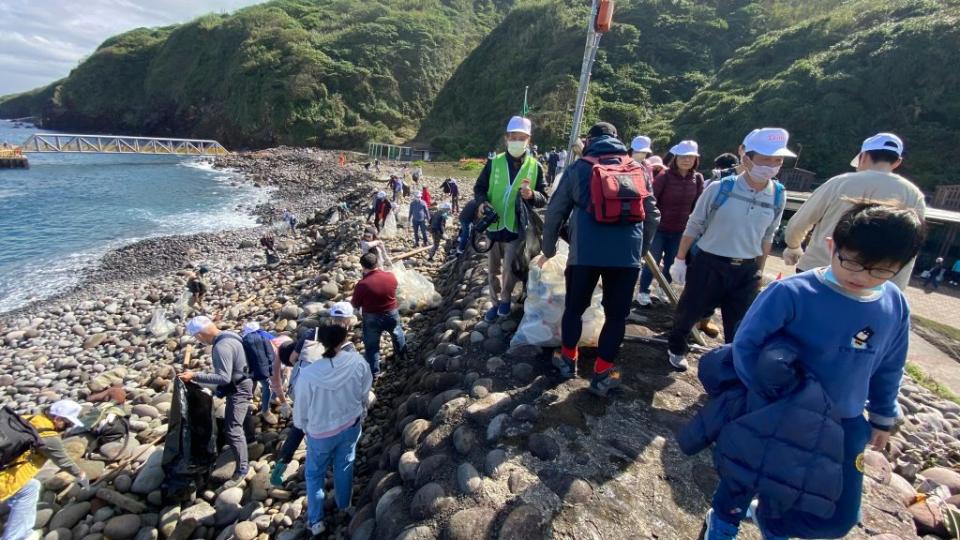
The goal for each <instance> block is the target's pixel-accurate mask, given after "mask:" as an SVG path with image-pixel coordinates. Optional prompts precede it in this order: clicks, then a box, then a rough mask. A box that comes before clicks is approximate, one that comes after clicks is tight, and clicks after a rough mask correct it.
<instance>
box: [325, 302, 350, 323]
mask: <svg viewBox="0 0 960 540" xmlns="http://www.w3.org/2000/svg"><path fill="white" fill-rule="evenodd" d="M330 316H331V317H337V318H341V319H346V318H348V317H353V305H352V304H351V303H350V302H337V303H335V304H333V305H332V306H330Z"/></svg>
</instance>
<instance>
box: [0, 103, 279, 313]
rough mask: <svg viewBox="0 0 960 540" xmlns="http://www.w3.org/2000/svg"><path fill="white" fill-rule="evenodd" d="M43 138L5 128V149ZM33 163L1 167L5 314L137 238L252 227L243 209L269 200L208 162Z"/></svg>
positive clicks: (1, 302)
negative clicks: (241, 207) (240, 206)
mask: <svg viewBox="0 0 960 540" xmlns="http://www.w3.org/2000/svg"><path fill="white" fill-rule="evenodd" d="M39 131H41V130H37V129H35V128H17V127H15V126H14V124H13V123H12V122H8V121H4V120H0V142H4V141H5V142H9V143H11V144H19V143H20V142H22V141H23V140H24V139H26V137H27V136H29V135H30V134H32V133H35V132H39ZM28 156H29V159H30V168H29V169H26V170H23V169H0V313H3V312H5V311H9V310H12V309H16V308H18V307H21V306H23V305H24V304H27V303H29V302H32V301H34V300H39V299H43V298H46V297H48V296H50V295H53V294H56V293H58V292H61V291H63V290H65V289H67V288H69V287H70V286H72V285H74V284H76V283H77V282H78V281H79V279H80V278H81V277H82V270H83V269H84V268H88V267H90V266H91V265H95V264H96V262H97V260H98V259H99V258H100V257H101V256H102V255H103V254H104V253H106V252H107V251H109V250H111V249H115V248H118V247H120V246H123V245H126V244H129V243H132V242H135V241H137V240H142V239H144V238H150V237H155V236H166V235H173V234H191V233H198V232H206V231H217V230H225V229H231V228H239V227H246V226H252V225H254V224H255V220H254V218H253V217H251V216H250V215H249V214H248V213H246V212H243V211H238V210H237V207H238V206H239V205H246V206H250V205H253V204H256V203H258V202H261V201H262V200H264V198H265V197H266V193H265V191H264V190H261V189H258V188H254V187H252V186H249V187H239V188H238V187H235V186H231V185H230V183H231V182H234V181H236V179H237V177H236V173H231V172H229V171H222V170H214V169H213V167H212V166H211V163H210V162H209V161H208V160H205V159H202V158H182V157H173V156H141V155H96V154H82V155H81V154H42V155H41V154H28Z"/></svg>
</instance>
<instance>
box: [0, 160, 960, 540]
mask: <svg viewBox="0 0 960 540" xmlns="http://www.w3.org/2000/svg"><path fill="white" fill-rule="evenodd" d="M335 160H336V158H335V154H332V153H314V152H307V151H303V150H293V149H275V150H270V151H266V152H259V153H255V154H244V155H239V156H235V157H231V158H229V159H227V160H224V161H223V162H221V163H220V165H221V166H227V167H232V168H234V169H237V170H239V171H241V172H244V173H245V174H246V175H248V178H249V179H250V180H251V181H254V182H258V183H260V184H261V185H275V186H277V187H278V190H277V200H287V201H292V202H291V204H290V205H289V206H290V207H291V208H292V209H293V210H294V211H296V212H297V213H298V214H299V215H300V216H301V222H302V223H303V227H302V228H301V229H300V230H299V234H298V237H297V238H295V239H294V238H282V237H280V236H278V240H281V238H282V242H278V247H279V248H280V249H281V251H282V261H281V263H280V265H279V266H278V267H276V268H267V267H265V266H264V264H263V261H262V254H261V252H260V250H259V249H258V247H256V245H255V243H254V239H255V238H254V237H255V236H256V235H257V233H256V231H250V230H245V231H233V232H228V233H226V234H220V233H218V234H217V235H212V236H211V239H210V240H209V243H206V242H205V241H203V240H200V241H198V240H197V236H191V237H184V238H182V239H181V238H174V239H164V240H160V241H157V242H156V243H152V244H151V243H147V244H144V245H141V246H137V247H130V248H129V250H128V251H126V252H124V251H123V250H121V251H120V252H118V253H122V254H121V255H118V256H119V257H120V258H121V259H122V258H124V255H128V256H129V257H135V256H137V255H138V254H139V253H143V252H149V253H153V254H154V256H155V257H157V258H158V259H159V260H160V262H161V264H160V265H159V266H160V267H161V268H163V270H161V271H159V272H157V273H154V274H144V275H143V277H140V278H136V279H133V278H132V276H131V279H130V280H129V286H128V287H127V288H124V289H122V290H119V289H118V291H119V292H112V293H111V292H108V291H104V290H103V289H99V288H94V289H90V290H87V291H85V292H84V293H83V294H80V293H78V294H77V296H74V297H71V298H70V299H69V300H57V301H54V302H52V303H50V304H49V305H47V306H45V307H44V308H43V309H39V308H37V309H33V310H31V311H29V312H24V313H20V314H17V315H16V316H13V317H10V318H4V319H0V339H2V340H3V342H4V345H5V346H4V347H3V349H0V401H2V402H3V403H7V404H12V405H14V406H15V407H17V408H18V409H19V410H22V411H30V410H32V409H35V408H36V407H39V406H42V405H43V404H45V403H49V402H51V401H53V400H55V399H59V398H61V397H71V398H74V399H78V400H80V401H83V400H84V399H85V398H86V397H88V396H89V395H90V394H91V393H94V392H99V391H102V390H105V389H108V388H110V387H111V385H113V384H115V383H122V384H123V385H124V386H125V388H126V392H125V394H126V399H127V403H126V405H125V406H126V407H127V409H128V412H129V413H130V415H131V416H130V425H131V428H132V429H133V431H134V433H135V437H133V438H132V439H131V440H130V442H129V443H128V444H127V445H126V447H123V445H120V447H118V448H115V449H114V448H111V449H103V448H101V449H100V451H99V453H93V454H91V455H88V456H87V458H86V459H83V460H82V461H81V466H82V467H83V468H84V469H85V470H86V471H87V472H88V474H89V475H90V477H91V478H92V479H95V480H96V479H98V478H103V479H104V480H103V481H102V482H101V483H100V484H99V485H98V486H97V487H96V488H94V489H91V490H81V489H79V488H78V487H76V486H73V487H71V482H70V480H71V479H70V477H69V475H67V474H65V473H56V474H54V471H44V473H42V475H41V477H40V479H41V480H42V481H43V483H44V487H45V491H44V494H43V495H42V499H41V500H42V502H41V510H40V514H39V516H38V521H37V529H38V532H36V533H35V535H34V536H35V538H44V539H45V540H103V539H111V540H130V539H136V540H154V539H157V538H164V539H171V538H172V539H176V540H192V539H198V540H199V539H205V540H214V539H217V540H229V539H232V538H236V539H238V540H254V539H258V540H266V539H269V538H278V539H281V540H299V539H302V538H307V537H308V536H309V534H308V533H307V531H306V529H305V528H304V525H303V519H304V515H305V504H306V503H305V481H304V478H303V470H302V469H303V466H302V464H303V458H304V455H305V450H304V449H302V448H301V450H300V451H298V452H297V454H296V455H295V456H294V457H295V459H294V461H293V462H292V463H291V464H290V466H289V467H288V468H287V471H286V473H285V482H284V485H283V487H281V488H275V487H272V486H270V485H269V481H268V476H269V467H270V465H272V463H273V460H274V457H273V456H274V452H275V451H276V450H277V448H278V444H279V443H281V442H282V441H283V440H284V438H285V437H286V430H287V428H288V427H289V426H288V424H287V421H286V420H284V419H282V418H279V417H278V416H277V415H274V414H272V413H271V414H268V415H266V416H264V417H258V418H257V419H256V422H257V434H256V437H255V439H254V440H252V441H251V442H250V456H251V465H252V469H251V472H250V475H249V476H248V477H247V481H246V482H245V483H244V484H243V485H242V486H239V487H236V488H232V489H226V490H224V489H222V487H221V485H222V483H223V481H224V480H226V479H228V478H229V477H230V476H231V475H232V473H233V460H232V456H231V455H230V454H229V453H224V454H222V455H221V458H220V459H219V460H218V462H217V464H216V465H215V466H214V468H213V470H212V472H211V474H210V475H209V478H208V481H207V483H206V485H205V486H202V487H201V489H200V490H198V491H197V493H196V498H195V499H193V500H188V501H182V502H172V501H165V500H164V497H163V493H162V491H161V489H160V485H161V482H162V480H163V472H162V469H161V468H160V460H161V457H162V446H161V445H160V444H162V439H163V436H164V435H165V433H166V430H167V423H166V415H167V412H168V411H169V409H170V406H171V405H170V404H171V397H172V396H171V381H172V378H173V376H174V374H175V367H174V366H176V365H178V364H180V363H182V362H183V360H184V357H185V354H186V353H187V351H188V350H190V348H192V347H196V343H195V341H194V340H193V339H192V338H190V337H188V336H185V335H184V334H183V326H182V324H180V323H181V322H182V317H181V316H180V315H177V314H175V313H174V311H175V310H174V306H175V305H176V302H177V299H178V298H179V296H180V295H181V293H182V291H183V288H184V283H185V279H184V276H183V272H182V271H183V268H184V266H183V264H182V263H183V262H193V263H195V262H196V261H197V259H198V258H201V257H202V258H203V260H204V262H205V263H210V264H212V269H213V270H212V271H211V292H210V293H209V294H208V298H207V310H208V312H209V313H210V314H211V315H213V316H215V317H219V318H220V324H221V326H222V327H223V328H227V329H238V328H239V326H240V325H241V324H242V323H243V322H244V321H247V320H251V319H255V320H258V321H259V322H260V323H261V325H262V326H263V327H264V328H265V329H267V330H269V331H274V332H285V331H286V332H289V331H294V330H296V329H297V328H300V327H311V326H312V325H316V324H317V323H318V320H319V317H322V316H323V314H324V313H325V312H326V308H327V306H328V304H329V302H331V301H335V300H340V299H343V298H346V297H347V296H348V295H349V293H350V291H351V290H352V287H353V285H354V283H355V282H356V280H357V279H359V269H358V256H359V252H358V247H357V239H358V238H359V234H360V231H361V230H362V228H363V226H364V224H363V220H364V218H365V215H362V214H363V212H359V213H357V209H359V208H361V207H362V206H363V205H364V204H365V203H366V202H367V200H368V197H369V195H370V193H371V192H372V191H373V190H375V189H377V187H376V186H378V185H379V184H377V183H376V181H377V179H375V178H373V177H371V176H370V175H368V174H366V173H364V172H363V171H362V170H361V169H360V168H357V167H355V166H350V167H348V168H346V169H341V168H339V167H337V166H336V165H335V163H336V161H335ZM427 183H428V185H429V186H430V187H431V190H435V193H436V197H435V198H437V199H440V198H441V197H442V194H441V193H440V192H439V190H438V189H436V188H437V186H438V185H439V183H440V179H436V178H429V179H428V181H427ZM462 190H463V192H469V186H468V185H464V186H463V187H462ZM340 199H344V200H348V201H349V202H350V203H351V207H352V208H353V209H354V212H355V213H354V214H353V216H352V217H350V218H349V219H348V220H346V221H343V222H339V221H337V220H336V219H333V218H331V216H332V214H333V213H334V212H332V211H330V210H328V208H329V207H330V206H331V205H332V204H333V202H335V201H337V200H340ZM272 210H273V209H263V210H262V211H263V212H265V213H264V215H267V214H268V213H269V212H271V211H272ZM308 218H309V219H308ZM454 231H455V224H451V225H450V228H449V229H448V232H449V234H448V237H452V236H453V235H454ZM199 236H201V237H202V236H205V235H199ZM408 236H409V234H408V233H407V231H404V230H402V229H401V234H400V237H398V238H394V239H390V240H388V241H387V244H388V247H389V248H390V250H391V252H392V254H393V255H394V256H395V257H396V256H398V255H399V254H401V253H405V252H408V251H409V250H410V249H411V248H412V242H411V240H410V239H409V238H408ZM198 245H199V246H200V247H196V248H195V247H194V246H198ZM171 246H179V247H176V248H173V247H171ZM191 249H195V250H196V251H191ZM178 250H182V251H178ZM178 253H182V254H183V255H178ZM180 256H182V257H184V258H183V259H180V258H178V257H180ZM484 261H485V257H484V256H483V255H476V254H473V255H470V256H468V257H467V258H465V259H463V260H459V261H454V260H450V261H444V260H443V257H442V256H438V260H437V261H428V260H427V259H426V256H425V254H420V255H418V256H414V257H411V258H409V259H407V260H405V261H404V264H405V266H407V268H411V269H414V270H417V271H419V272H420V273H422V274H423V275H425V276H427V277H429V278H430V279H431V280H432V281H433V283H434V284H435V286H436V290H437V292H439V293H440V295H441V296H442V298H443V301H442V303H441V305H440V306H439V307H423V306H421V307H418V308H414V309H412V310H410V311H408V312H406V313H404V314H403V315H404V316H403V318H404V324H405V326H406V328H407V330H408V337H409V339H410V342H411V344H412V349H413V350H414V351H415V353H414V354H413V355H412V356H411V358H409V359H408V360H407V361H406V362H404V363H398V362H394V361H391V360H392V357H391V356H390V350H389V347H387V348H386V350H385V355H386V358H387V360H386V362H385V368H384V369H385V372H386V376H385V377H383V378H382V379H379V380H378V381H377V383H376V387H375V392H376V394H377V396H378V401H377V403H376V405H375V406H374V407H373V408H372V409H371V411H370V414H369V416H368V418H367V419H366V421H365V423H364V434H363V436H362V437H361V442H360V445H359V448H358V453H357V462H356V480H357V482H356V486H355V498H354V502H355V504H356V512H355V514H353V515H349V514H337V515H334V516H333V518H332V519H331V521H330V525H331V527H330V529H331V532H330V534H329V536H328V537H330V538H352V539H374V538H375V539H378V540H381V539H382V540H395V539H396V540H428V539H434V538H445V539H449V540H473V539H477V540H481V539H487V538H511V539H513V538H517V539H527V538H531V539H533V538H577V539H579V538H611V539H618V538H669V539H674V538H676V539H693V538H696V537H697V535H698V534H699V532H700V526H701V523H702V518H703V515H704V514H705V512H706V510H707V507H708V505H709V496H710V494H711V493H712V490H713V488H714V487H715V485H716V481H717V478H716V474H715V473H714V471H713V467H712V464H711V461H710V456H709V455H708V454H709V453H708V452H703V453H701V454H700V455H698V456H694V457H693V458H690V457H686V456H683V455H682V454H681V453H680V451H679V449H678V447H677V445H676V443H675V441H674V439H673V433H674V432H675V430H676V429H677V428H679V427H680V426H681V425H683V423H684V422H686V421H687V420H688V419H689V418H690V417H691V416H692V415H693V413H694V412H695V411H696V410H697V408H698V407H699V405H700V404H701V402H702V400H703V392H702V388H701V386H700V384H699V382H698V381H697V379H696V374H695V370H691V372H689V373H686V374H680V375H678V374H674V373H672V372H671V371H670V370H669V369H668V368H667V366H666V365H665V361H664V354H665V353H664V350H665V349H664V346H663V345H660V344H657V343H650V342H649V341H645V340H647V339H648V338H650V337H655V336H658V335H660V334H662V332H663V331H664V330H665V329H666V328H667V325H668V324H669V320H670V311H669V308H666V307H658V308H657V309H651V310H645V311H643V312H641V313H639V314H635V315H634V317H633V318H632V319H631V324H630V325H629V326H628V336H630V338H629V341H628V343H627V344H626V345H625V348H624V351H623V354H622V360H621V363H622V367H623V372H624V382H625V384H626V385H627V393H626V396H624V397H623V398H621V399H617V400H611V401H606V400H600V399H597V398H595V397H593V396H592V395H591V394H589V393H588V392H587V390H586V386H587V384H588V377H589V376H590V374H591V370H592V363H593V358H592V357H591V356H590V354H589V352H588V353H586V354H585V355H584V358H583V360H582V362H581V376H580V377H578V378H576V379H573V380H571V381H562V380H560V379H559V378H558V377H557V376H556V375H555V374H554V373H553V371H552V370H551V369H550V368H549V362H548V361H546V360H545V358H544V356H543V353H541V352H540V351H539V350H537V349H535V348H530V347H524V348H518V349H513V350H510V349H509V342H510V337H511V335H512V334H513V332H514V331H515V330H516V328H517V324H518V322H519V320H520V317H521V313H520V311H515V312H514V313H513V314H512V315H511V316H510V317H508V318H506V319H503V320H501V321H498V322H496V323H494V324H488V323H486V322H483V321H482V320H481V317H482V314H483V312H484V310H485V309H486V308H487V307H489V306H490V305H491V304H490V301H489V296H488V292H487V290H486V289H487V287H486V281H487V277H486V270H485V264H484ZM127 271H128V272H129V273H130V274H134V273H135V272H136V269H135V268H134V267H133V266H131V267H130V268H129V269H128V270H127ZM121 274H122V272H121ZM120 277H122V276H120ZM114 283H115V282H114ZM158 310H160V311H161V313H162V314H163V316H164V320H167V321H169V322H172V323H174V326H173V327H172V328H169V327H168V328H161V327H162V326H163V325H156V326H155V325H151V324H150V319H151V318H152V317H153V316H154V314H155V313H156V312H157V311H158ZM161 330H162V331H161ZM355 338H358V337H357V336H356V335H355ZM357 340H358V339H357ZM194 352H195V354H193V358H194V364H193V365H192V367H193V369H204V368H205V366H207V365H208V364H209V356H208V355H207V354H201V353H202V352H203V349H199V348H196V349H195V351H194ZM900 402H901V405H902V407H903V409H904V414H905V415H906V422H905V424H904V427H903V429H902V430H901V432H900V433H898V434H897V435H895V437H894V442H893V444H892V445H891V448H890V451H889V452H888V454H887V455H886V456H884V455H883V454H879V453H875V452H868V453H867V457H866V460H865V462H866V470H867V479H866V483H865V498H864V505H863V522H862V524H861V525H860V526H858V527H857V528H856V529H855V530H854V531H852V532H851V534H850V535H849V536H848V538H852V539H866V538H876V539H881V540H892V539H894V538H900V539H906V540H909V539H915V538H919V537H921V536H923V535H926V536H924V538H948V537H949V536H948V533H947V529H946V525H945V518H944V516H945V514H946V513H949V512H952V511H954V510H955V505H956V504H957V503H958V502H960V473H958V466H960V442H958V437H960V406H957V405H955V404H953V403H951V402H947V401H944V400H942V399H939V398H937V397H936V396H934V395H932V394H931V393H930V392H928V391H927V390H925V389H923V388H921V387H919V386H918V385H916V384H914V383H913V382H912V381H909V380H906V381H905V384H904V388H903V392H902V393H901V396H900ZM220 408H221V409H222V405H220ZM220 414H221V415H222V410H221V411H220ZM158 441H160V443H159V444H158ZM68 447H69V448H70V449H71V452H73V453H74V454H75V455H80V454H82V453H83V451H84V447H85V444H84V442H83V440H81V439H75V438H74V439H69V440H68ZM107 450H110V451H109V452H108V451H107ZM114 450H117V451H120V450H122V451H123V455H125V456H128V457H130V458H131V459H132V462H131V464H130V465H129V466H126V467H124V468H122V470H118V471H114V470H113V469H112V466H111V465H109V463H107V460H105V459H103V455H104V454H110V455H112V452H113V451H114ZM327 502H328V504H329V503H331V502H332V501H331V500H330V499H329V498H328V501H327ZM328 510H330V511H331V512H332V511H333V510H334V509H333V508H328ZM0 517H2V514H0ZM744 529H745V530H744V531H743V533H742V534H741V537H742V538H746V539H753V540H755V539H757V538H759V535H758V534H757V531H756V529H755V528H754V527H753V526H752V525H745V526H744Z"/></svg>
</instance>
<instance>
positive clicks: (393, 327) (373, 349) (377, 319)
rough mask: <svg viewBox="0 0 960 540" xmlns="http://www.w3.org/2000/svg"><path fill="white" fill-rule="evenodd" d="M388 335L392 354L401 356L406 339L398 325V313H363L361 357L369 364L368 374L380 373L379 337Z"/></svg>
mask: <svg viewBox="0 0 960 540" xmlns="http://www.w3.org/2000/svg"><path fill="white" fill-rule="evenodd" d="M384 332H389V333H390V339H391V340H393V352H394V354H403V353H404V352H406V348H407V338H406V336H405V335H404V334H403V325H401V324H400V313H399V312H398V311H397V310H393V311H390V312H387V313H364V315H363V347H364V351H363V356H364V357H365V358H366V359H367V363H368V364H370V373H371V374H373V375H376V374H377V373H380V335H381V334H383V333H384Z"/></svg>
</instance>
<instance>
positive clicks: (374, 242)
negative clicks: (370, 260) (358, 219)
mask: <svg viewBox="0 0 960 540" xmlns="http://www.w3.org/2000/svg"><path fill="white" fill-rule="evenodd" d="M367 253H373V254H374V255H376V256H377V264H378V265H379V266H380V267H381V268H385V267H387V266H389V265H390V257H389V256H388V255H387V247H386V246H384V245H383V240H380V237H379V236H378V234H377V230H376V229H374V228H373V227H367V228H366V229H364V231H363V236H362V237H361V238H360V256H361V257H362V256H364V255H366V254H367Z"/></svg>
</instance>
